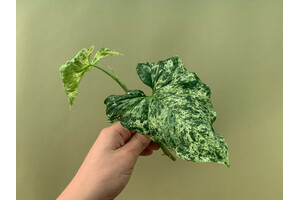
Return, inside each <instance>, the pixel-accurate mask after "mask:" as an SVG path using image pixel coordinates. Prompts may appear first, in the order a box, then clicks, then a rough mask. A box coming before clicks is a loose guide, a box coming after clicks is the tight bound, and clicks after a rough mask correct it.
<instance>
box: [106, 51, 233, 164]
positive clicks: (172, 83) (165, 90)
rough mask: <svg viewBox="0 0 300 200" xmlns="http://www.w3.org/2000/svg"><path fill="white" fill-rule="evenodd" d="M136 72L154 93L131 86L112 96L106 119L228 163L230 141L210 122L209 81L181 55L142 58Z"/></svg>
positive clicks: (189, 155) (181, 152)
mask: <svg viewBox="0 0 300 200" xmlns="http://www.w3.org/2000/svg"><path fill="white" fill-rule="evenodd" d="M137 73H138V75H139V77H140V79H141V80H142V81H143V82H144V84H146V85H148V86H149V87H151V88H152V95H151V96H146V95H145V94H144V93H143V92H142V91H140V90H130V91H128V92H127V93H126V94H125V95H111V96H109V97H108V98H106V100H105V102H104V103H105V104H106V105H107V110H106V114H107V117H108V120H109V121H110V122H115V121H120V122H121V124H122V125H123V126H124V127H125V128H127V129H129V130H133V131H137V132H139V133H141V134H144V135H148V136H150V137H151V138H152V140H153V141H155V142H161V143H164V144H165V145H166V146H167V147H168V148H170V149H172V150H174V151H175V152H176V154H177V156H178V157H180V158H182V159H184V160H190V161H195V162H218V163H223V164H225V165H227V166H229V161H228V148H227V144H226V142H225V140H224V138H223V137H222V136H220V135H218V134H216V133H215V132H214V129H213V127H212V123H213V122H214V121H215V119H216V113H215V111H214V110H213V106H212V104H211V101H210V94H211V91H210V89H209V87H208V86H207V85H205V84H204V83H203V82H202V81H201V80H200V79H199V78H198V77H197V75H196V74H195V73H191V72H188V71H187V70H186V69H185V67H184V65H183V63H182V61H181V60H180V59H179V57H177V56H175V57H172V58H170V59H167V60H164V61H159V62H157V63H141V64H138V66H137Z"/></svg>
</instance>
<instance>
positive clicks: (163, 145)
mask: <svg viewBox="0 0 300 200" xmlns="http://www.w3.org/2000/svg"><path fill="white" fill-rule="evenodd" d="M158 144H159V146H160V148H161V150H162V151H163V152H164V154H163V155H166V156H168V157H169V158H171V160H173V161H175V160H176V158H175V156H173V155H172V153H171V152H170V151H169V149H168V147H166V145H165V144H164V143H162V142H158Z"/></svg>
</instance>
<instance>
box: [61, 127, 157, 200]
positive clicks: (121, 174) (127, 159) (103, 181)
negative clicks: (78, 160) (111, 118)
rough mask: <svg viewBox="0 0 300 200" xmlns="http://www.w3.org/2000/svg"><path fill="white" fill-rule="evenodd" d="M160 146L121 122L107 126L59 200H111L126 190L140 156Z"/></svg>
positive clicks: (150, 152) (148, 153) (149, 153)
mask: <svg viewBox="0 0 300 200" xmlns="http://www.w3.org/2000/svg"><path fill="white" fill-rule="evenodd" d="M157 149H159V145H158V144H157V143H154V142H153V141H151V138H150V137H148V136H144V135H141V134H139V133H135V132H133V131H129V130H126V129H125V128H124V127H123V126H122V125H121V124H120V123H116V124H114V125H112V126H111V127H108V128H104V129H103V130H102V131H101V133H100V135H99V136H98V138H97V140H96V141H95V143H94V145H93V146H92V148H91V149H90V151H89V153H88V155H87V156H86V158H85V160H84V162H83V163H82V165H81V167H80V169H79V170H78V172H77V174H76V175H75V177H74V178H73V180H72V181H71V183H70V184H69V185H68V186H67V188H66V189H65V190H64V191H63V193H62V194H61V195H60V196H59V197H58V199H59V200H67V199H72V200H75V199H80V200H85V199H90V200H96V199H101V200H111V199H114V198H115V197H116V196H117V195H118V194H120V192H121V191H122V190H123V189H124V187H125V186H126V184H127V183H128V181H129V179H130V176H131V174H132V171H133V168H134V165H135V163H136V161H137V159H138V157H139V155H142V156H147V155H151V154H152V153H153V150H157Z"/></svg>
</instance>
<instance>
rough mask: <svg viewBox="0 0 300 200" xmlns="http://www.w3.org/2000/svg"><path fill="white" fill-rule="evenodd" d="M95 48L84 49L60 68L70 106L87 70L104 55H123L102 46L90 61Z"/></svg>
mask: <svg viewBox="0 0 300 200" xmlns="http://www.w3.org/2000/svg"><path fill="white" fill-rule="evenodd" d="M93 50H94V46H91V48H89V49H86V48H84V49H82V50H81V51H79V52H78V54H77V55H76V56H75V57H74V58H73V59H72V60H69V61H67V62H66V63H65V64H63V65H62V66H61V67H60V68H59V72H60V77H61V80H62V82H63V84H64V89H65V92H66V94H67V96H68V98H69V103H70V106H72V105H73V104H74V102H75V99H76V97H77V91H78V86H79V83H80V81H81V79H82V77H83V75H84V73H85V72H88V71H90V70H91V69H92V68H93V67H94V65H95V64H97V62H98V61H99V60H100V59H101V58H103V57H106V56H114V55H122V54H120V53H118V52H116V51H114V50H111V49H108V48H102V49H100V50H99V51H98V52H96V54H95V56H94V58H93V60H92V61H91V62H90V56H91V54H92V52H93Z"/></svg>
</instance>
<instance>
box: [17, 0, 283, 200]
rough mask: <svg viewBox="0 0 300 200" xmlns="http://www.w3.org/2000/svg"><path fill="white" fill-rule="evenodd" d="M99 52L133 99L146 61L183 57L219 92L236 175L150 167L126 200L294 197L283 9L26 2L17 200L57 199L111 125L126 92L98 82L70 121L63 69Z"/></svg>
mask: <svg viewBox="0 0 300 200" xmlns="http://www.w3.org/2000/svg"><path fill="white" fill-rule="evenodd" d="M91 45H95V48H96V50H98V49H100V48H101V47H108V48H111V49H115V50H117V51H119V52H122V53H123V54H125V56H123V57H109V58H105V59H103V60H102V61H100V63H99V65H101V66H106V65H109V66H111V67H112V68H113V69H114V70H115V72H116V73H117V74H118V75H119V77H120V78H121V79H122V80H123V81H124V82H125V83H126V84H127V86H128V87H129V88H130V89H142V90H144V91H145V92H146V94H150V90H149V89H148V88H147V87H146V86H144V85H143V84H142V82H141V81H140V80H139V78H138V76H137V74H136V72H135V67H136V65H137V63H139V62H147V61H149V62H155V61H158V60H161V59H166V58H169V57H171V56H173V55H179V56H180V58H181V59H182V60H183V62H184V63H185V65H186V68H187V69H188V70H189V71H192V72H196V74H197V75H198V76H199V77H200V79H201V80H202V81H203V82H205V83H207V84H208V85H209V86H210V88H211V90H212V102H213V105H214V108H215V110H216V112H217V120H216V122H215V123H214V128H215V131H216V132H217V133H219V134H221V135H223V136H224V137H225V139H226V141H227V143H228V147H229V154H230V163H231V167H230V168H227V167H225V166H224V165H221V164H216V163H193V162H187V161H183V160H180V159H178V160H177V161H176V162H172V161H171V160H170V159H168V158H166V157H164V156H162V155H161V151H157V152H155V153H154V155H153V156H150V157H141V158H140V159H139V161H138V163H137V165H136V168H135V170H134V174H133V176H132V177H131V180H130V182H129V184H128V185H127V187H126V188H125V189H124V191H123V192H122V193H121V194H120V195H119V196H118V197H117V199H118V200H125V199H143V200H153V199H159V200H160V199H172V200H177V199H178V200H179V199H213V200H215V199H216V200H219V199H221V200H247V199H249V200H250V199H251V200H253V199H255V200H269V199H270V200H278V199H282V1H281V0H200V1H180V0H177V1H175V0H169V1H162V0H160V1H141V0H139V1H138V0H137V1H130V0H128V1H124V0H123V1H121V0H120V1H113V0H111V1H99V0H97V1H96V0H95V1H91V0H89V1H78V0H76V1H74V0H72V1H61V0H60V1H59V0H53V1H50V0H43V1H38V0H22V1H21V0H18V1H17V74H16V76H17V198H18V199H22V200H40V199H55V198H56V197H57V196H58V195H59V194H60V193H61V191H62V190H63V189H64V188H65V187H66V185H67V184H68V183H69V181H70V180H71V178H72V177H73V176H74V174H75V173H76V171H77V169H78V168H79V166H80V164H81V162H82V161H83V159H84V158H85V156H86V154H87V152H88V150H89V148H90V147H91V146H92V144H93V142H94V140H95V139H96V137H97V135H98V134H99V132H100V130H101V129H102V128H104V127H106V126H109V124H108V123H107V122H106V116H105V105H104V104H103V101H104V99H105V98H106V97H107V96H109V95H110V94H122V93H123V91H122V89H121V88H120V87H119V86H118V85H117V84H116V83H115V82H114V81H113V80H112V79H110V78H109V77H108V76H107V75H105V74H104V73H103V72H101V71H99V70H97V69H94V70H92V71H91V72H89V73H87V74H86V75H85V76H84V77H83V79H82V82H81V85H80V87H79V95H78V98H77V100H76V102H75V104H74V107H73V109H72V110H71V111H70V110H69V106H68V101H67V96H66V95H65V93H64V91H63V86H62V83H61V80H60V77H59V73H58V68H59V67H60V65H61V64H63V63H65V62H66V61H67V60H69V59H71V58H73V57H74V56H75V55H76V53H77V52H78V51H79V50H80V49H82V48H84V47H86V48H88V47H90V46H91Z"/></svg>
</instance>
